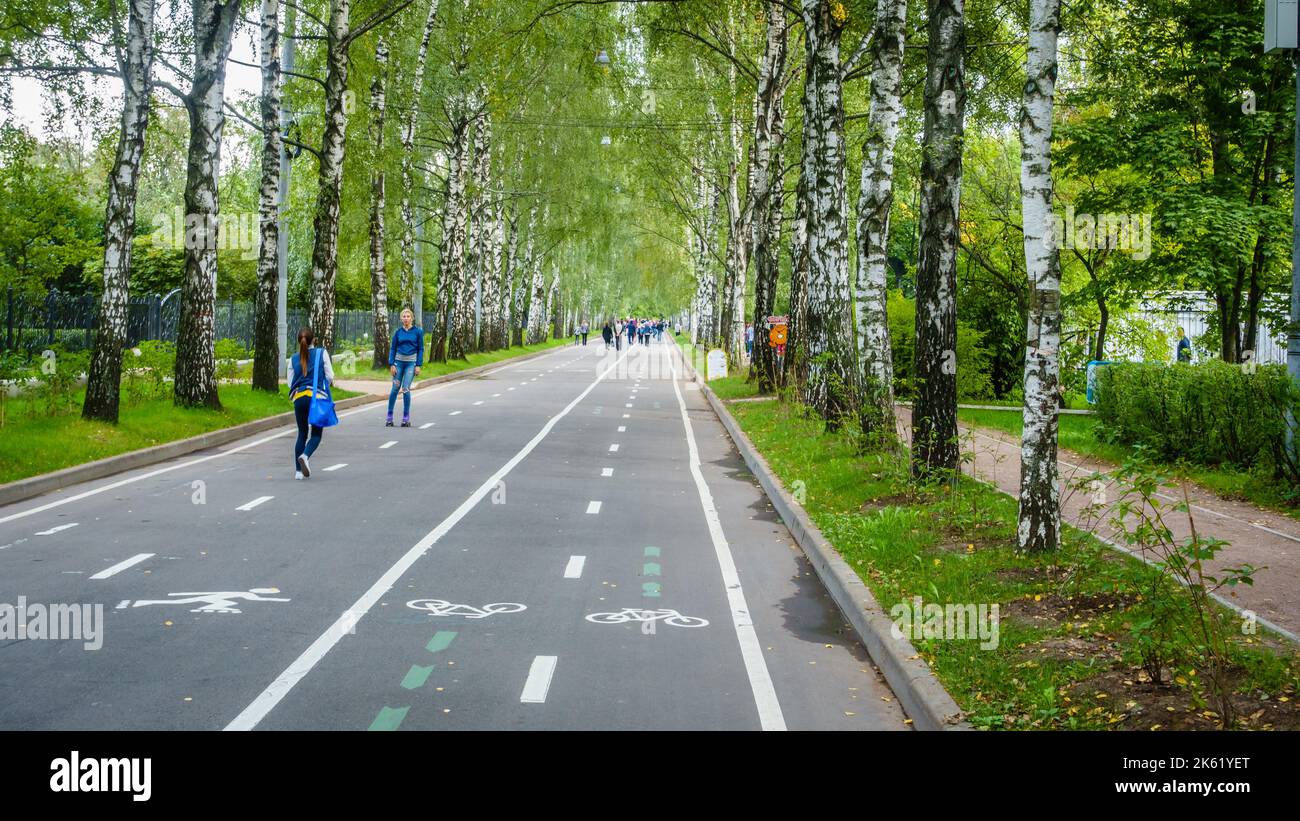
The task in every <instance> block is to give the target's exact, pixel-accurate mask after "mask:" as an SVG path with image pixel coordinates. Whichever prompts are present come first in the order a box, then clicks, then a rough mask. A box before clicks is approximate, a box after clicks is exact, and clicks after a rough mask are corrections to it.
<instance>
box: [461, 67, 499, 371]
mask: <svg viewBox="0 0 1300 821" xmlns="http://www.w3.org/2000/svg"><path fill="white" fill-rule="evenodd" d="M486 97H487V89H486V88H480V89H479V95H478V99H486ZM491 140H492V124H491V122H490V121H489V118H488V115H487V114H483V115H482V116H480V117H478V118H477V119H475V121H474V140H473V144H474V149H473V150H474V160H473V166H472V169H471V172H470V190H469V194H468V196H467V197H466V202H467V208H466V223H467V239H466V246H465V272H466V276H465V281H464V282H463V283H462V286H463V287H464V289H465V290H464V293H465V296H466V300H465V302H466V305H465V308H466V310H464V311H462V312H461V315H460V316H461V324H460V336H461V340H460V344H461V345H463V346H464V348H465V350H466V351H478V350H481V348H482V344H483V340H482V337H481V334H482V331H483V327H482V326H483V322H482V306H483V304H484V302H483V296H484V294H483V275H484V269H485V268H486V266H487V260H488V253H489V249H488V247H487V244H488V242H489V241H490V237H491V223H490V219H489V217H488V215H489V213H490V209H489V206H488V203H489V200H490V197H491V192H490V191H489V190H488V184H489V174H490V171H491V167H492V154H491V150H492V149H491Z"/></svg>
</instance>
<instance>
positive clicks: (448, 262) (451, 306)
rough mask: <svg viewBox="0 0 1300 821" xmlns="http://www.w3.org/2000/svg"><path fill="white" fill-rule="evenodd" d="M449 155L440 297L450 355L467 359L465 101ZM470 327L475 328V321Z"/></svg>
mask: <svg viewBox="0 0 1300 821" xmlns="http://www.w3.org/2000/svg"><path fill="white" fill-rule="evenodd" d="M453 111H454V112H455V113H454V114H453V116H452V118H451V121H450V126H451V134H450V137H449V148H448V150H449V152H450V153H449V156H448V158H447V196H446V200H445V204H444V206H443V209H444V210H443V217H442V253H441V254H440V258H441V262H440V264H439V266H438V289H439V300H440V302H441V303H442V306H443V308H442V310H443V316H442V317H441V319H442V321H443V323H444V326H445V329H446V330H445V333H446V335H447V356H448V357H449V358H451V359H464V358H465V357H466V356H467V355H468V353H469V341H468V340H467V339H466V338H465V316H464V315H465V312H466V307H467V306H466V303H467V302H468V301H469V299H470V298H472V295H471V294H468V293H467V292H466V291H467V289H466V287H465V282H466V280H467V277H466V274H465V245H466V233H467V228H468V226H467V224H466V220H467V216H466V209H467V200H466V188H467V186H468V182H469V174H470V167H469V163H470V129H471V127H472V126H473V123H474V121H473V119H471V118H470V117H469V116H468V114H467V113H466V111H465V107H464V101H463V100H458V101H456V102H455V103H454V104H453ZM472 321H473V320H472V319H471V324H470V328H471V330H472V329H473V324H472Z"/></svg>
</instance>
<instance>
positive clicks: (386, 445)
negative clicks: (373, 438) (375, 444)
mask: <svg viewBox="0 0 1300 821" xmlns="http://www.w3.org/2000/svg"><path fill="white" fill-rule="evenodd" d="M396 444H397V440H396V439H390V440H388V441H387V442H385V443H383V444H382V445H380V446H379V449H380V450H388V449H389V448H391V447H392V446H393V445H396Z"/></svg>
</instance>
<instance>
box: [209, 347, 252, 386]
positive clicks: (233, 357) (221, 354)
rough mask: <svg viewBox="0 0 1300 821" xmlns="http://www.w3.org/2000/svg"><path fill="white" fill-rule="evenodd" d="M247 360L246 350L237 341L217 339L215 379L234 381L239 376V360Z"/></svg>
mask: <svg viewBox="0 0 1300 821" xmlns="http://www.w3.org/2000/svg"><path fill="white" fill-rule="evenodd" d="M241 359H248V350H247V349H246V348H245V347H244V346H243V345H242V344H241V343H240V342H239V340H237V339H218V340H217V344H216V360H217V378H218V379H223V380H230V379H234V378H235V377H236V376H238V375H239V360H241Z"/></svg>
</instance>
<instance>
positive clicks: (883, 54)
mask: <svg viewBox="0 0 1300 821" xmlns="http://www.w3.org/2000/svg"><path fill="white" fill-rule="evenodd" d="M906 22H907V0H880V3H879V4H878V5H877V6H876V20H875V25H874V27H873V30H872V33H871V41H872V42H871V47H870V52H871V104H870V109H869V111H868V114H867V140H866V142H865V143H864V144H863V146H862V184H861V187H860V188H859V193H858V237H857V239H858V282H857V291H856V294H855V297H856V300H857V305H856V308H857V318H858V359H859V361H860V362H861V376H862V399H861V403H860V414H859V416H860V417H861V421H862V430H863V432H864V433H866V434H868V435H879V434H886V435H890V436H892V435H893V433H894V430H895V426H894V361H893V352H892V350H891V348H890V341H889V316H888V312H887V310H886V306H887V304H888V299H889V290H888V289H889V279H888V251H889V214H890V211H892V210H893V206H894V144H895V143H896V142H897V141H898V130H899V128H898V122H899V119H900V117H901V116H902V114H903V105H902V95H901V87H902V81H903V27H904V25H905V24H906Z"/></svg>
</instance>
